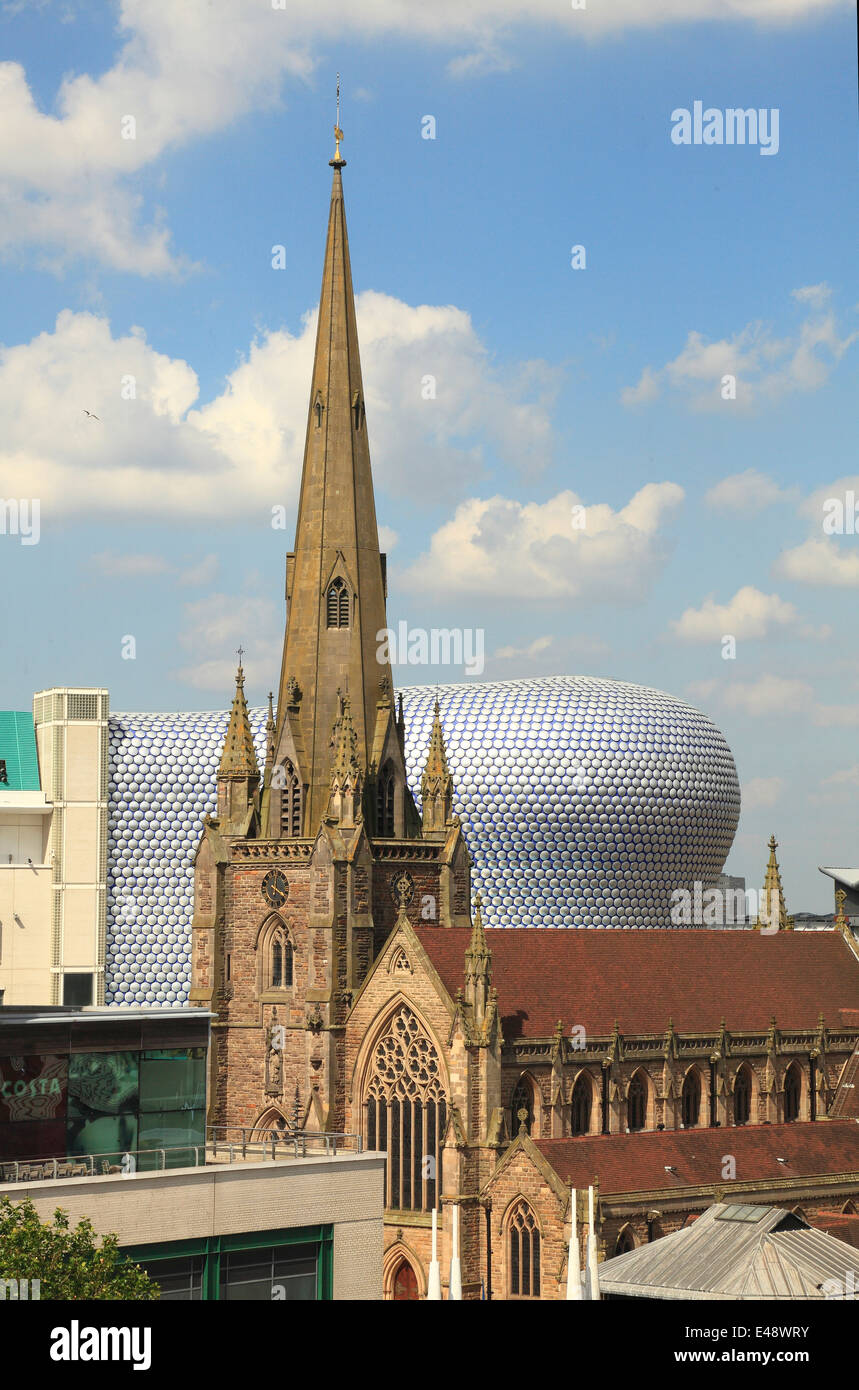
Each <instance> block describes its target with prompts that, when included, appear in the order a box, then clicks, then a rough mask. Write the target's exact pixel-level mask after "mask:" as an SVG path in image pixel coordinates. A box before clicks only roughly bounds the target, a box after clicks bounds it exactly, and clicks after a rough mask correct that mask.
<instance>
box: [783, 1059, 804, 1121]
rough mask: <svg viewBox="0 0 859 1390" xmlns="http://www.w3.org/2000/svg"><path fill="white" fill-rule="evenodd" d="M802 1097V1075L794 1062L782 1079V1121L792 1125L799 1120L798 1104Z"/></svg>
mask: <svg viewBox="0 0 859 1390" xmlns="http://www.w3.org/2000/svg"><path fill="white" fill-rule="evenodd" d="M801 1097H802V1073H801V1072H800V1070H799V1067H798V1066H797V1064H796V1062H791V1064H790V1066H789V1067H788V1069H787V1072H786V1074H785V1078H784V1120H785V1124H792V1123H793V1122H794V1120H798V1119H799V1103H800V1099H801Z"/></svg>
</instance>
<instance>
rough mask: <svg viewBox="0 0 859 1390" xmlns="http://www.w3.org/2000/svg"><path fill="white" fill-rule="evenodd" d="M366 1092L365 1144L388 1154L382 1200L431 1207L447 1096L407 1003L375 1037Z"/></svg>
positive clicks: (428, 1045) (398, 1207)
mask: <svg viewBox="0 0 859 1390" xmlns="http://www.w3.org/2000/svg"><path fill="white" fill-rule="evenodd" d="M366 1097H367V1098H366V1101H365V1107H366V1117H367V1119H366V1133H367V1144H368V1146H369V1147H370V1148H371V1149H384V1150H385V1151H386V1152H387V1155H388V1163H387V1173H386V1187H385V1206H386V1207H389V1208H394V1209H396V1210H398V1211H431V1210H432V1208H433V1207H434V1206H435V1205H436V1195H437V1193H438V1191H440V1187H439V1180H440V1177H441V1146H442V1142H443V1140H444V1130H445V1124H446V1121H447V1099H446V1096H445V1091H444V1085H443V1082H442V1077H441V1064H440V1062H439V1057H438V1053H437V1052H436V1049H435V1047H434V1045H433V1043H432V1042H431V1041H430V1039H429V1038H428V1037H427V1035H426V1032H425V1031H424V1029H423V1028H422V1027H421V1025H420V1023H419V1022H418V1020H417V1019H416V1018H415V1016H414V1014H413V1013H412V1011H411V1009H408V1008H406V1007H403V1008H401V1009H400V1010H399V1012H398V1013H397V1014H395V1016H394V1018H393V1019H392V1020H391V1023H390V1024H389V1026H388V1029H387V1031H386V1032H385V1034H384V1035H383V1036H382V1037H381V1038H380V1039H379V1041H378V1042H377V1043H376V1046H375V1049H374V1053H373V1060H372V1063H371V1067H370V1080H369V1084H368V1086H367V1091H366Z"/></svg>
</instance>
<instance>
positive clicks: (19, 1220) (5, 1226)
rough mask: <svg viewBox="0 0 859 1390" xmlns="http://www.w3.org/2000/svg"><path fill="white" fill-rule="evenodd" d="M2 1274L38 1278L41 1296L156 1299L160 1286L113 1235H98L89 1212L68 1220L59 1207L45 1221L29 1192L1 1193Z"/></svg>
mask: <svg viewBox="0 0 859 1390" xmlns="http://www.w3.org/2000/svg"><path fill="white" fill-rule="evenodd" d="M0 1279H28V1280H30V1279H38V1280H39V1285H40V1287H39V1296H40V1298H42V1299H57V1300H75V1299H83V1298H101V1299H129V1300H140V1299H155V1298H158V1297H159V1292H160V1291H159V1288H158V1285H157V1284H154V1283H153V1282H152V1280H151V1279H150V1278H149V1275H148V1274H147V1273H146V1271H145V1270H143V1269H141V1268H140V1266H139V1265H135V1264H132V1263H131V1261H130V1260H128V1259H126V1257H125V1256H124V1255H123V1254H122V1251H121V1250H120V1249H119V1245H118V1243H117V1239H116V1236H115V1235H108V1236H103V1237H102V1238H101V1242H100V1243H99V1237H98V1235H97V1234H96V1231H95V1229H94V1227H93V1224H92V1222H91V1221H90V1219H89V1217H84V1219H83V1220H82V1221H80V1222H79V1223H78V1225H77V1226H75V1227H72V1226H70V1225H69V1217H68V1212H65V1211H62V1210H61V1209H60V1208H58V1209H57V1210H56V1211H55V1212H54V1220H53V1224H52V1225H43V1224H42V1222H41V1220H40V1219H39V1213H38V1212H37V1211H36V1208H35V1207H34V1206H33V1203H32V1202H31V1201H30V1199H29V1198H26V1199H25V1200H24V1201H23V1202H13V1201H12V1200H11V1199H10V1197H9V1196H8V1195H6V1196H3V1197H0Z"/></svg>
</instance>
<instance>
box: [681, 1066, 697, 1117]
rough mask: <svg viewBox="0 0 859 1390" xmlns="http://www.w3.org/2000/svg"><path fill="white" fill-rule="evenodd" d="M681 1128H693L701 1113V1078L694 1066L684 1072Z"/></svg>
mask: <svg viewBox="0 0 859 1390" xmlns="http://www.w3.org/2000/svg"><path fill="white" fill-rule="evenodd" d="M681 1107H682V1111H683V1128H684V1129H694V1128H695V1127H696V1125H697V1124H698V1119H699V1116H700V1114H701V1078H700V1076H699V1075H698V1071H697V1069H696V1068H695V1067H693V1068H692V1070H691V1071H688V1072H687V1073H686V1079H685V1081H684V1082H683V1095H682V1099H681Z"/></svg>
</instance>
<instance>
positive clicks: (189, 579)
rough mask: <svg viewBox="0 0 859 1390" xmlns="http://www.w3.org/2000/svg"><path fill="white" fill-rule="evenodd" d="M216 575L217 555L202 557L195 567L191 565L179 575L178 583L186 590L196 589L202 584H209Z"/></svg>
mask: <svg viewBox="0 0 859 1390" xmlns="http://www.w3.org/2000/svg"><path fill="white" fill-rule="evenodd" d="M217 573H218V557H217V555H214V554H212V555H204V556H203V558H202V560H200V561H198V563H197V564H196V565H191V567H190V568H189V569H186V570H183V571H182V573H181V574H180V575H179V583H180V584H182V585H185V586H187V587H188V588H196V587H197V586H198V585H199V586H200V587H202V586H203V585H204V584H211V583H212V582H213V581H214V579H215V576H216V575H217Z"/></svg>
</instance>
